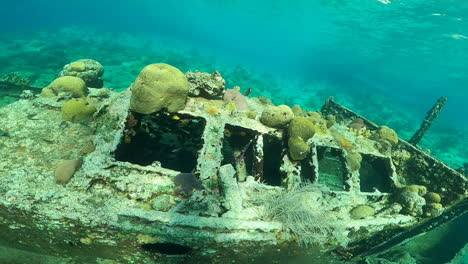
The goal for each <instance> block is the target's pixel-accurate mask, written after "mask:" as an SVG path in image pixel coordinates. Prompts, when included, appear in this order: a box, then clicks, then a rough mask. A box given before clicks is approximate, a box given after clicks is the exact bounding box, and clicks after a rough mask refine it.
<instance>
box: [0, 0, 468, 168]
mask: <svg viewBox="0 0 468 264" xmlns="http://www.w3.org/2000/svg"><path fill="white" fill-rule="evenodd" d="M1 5H2V6H1V8H0V17H1V18H2V19H1V22H0V76H1V75H3V74H5V73H8V72H18V73H19V74H20V75H22V76H24V77H25V78H28V79H29V80H30V81H31V84H32V85H33V86H34V87H37V88H42V87H44V86H46V85H48V84H49V83H50V82H51V81H52V80H53V79H54V78H55V77H56V75H57V73H58V72H59V71H60V70H61V69H62V67H63V65H65V64H67V63H69V62H71V61H73V60H77V59H81V58H91V59H95V60H97V61H99V62H101V63H102V64H103V65H104V67H105V71H106V72H105V75H104V83H105V86H106V87H109V88H114V89H115V90H118V91H122V90H124V89H126V88H127V87H128V86H129V85H130V84H131V83H132V82H133V81H134V80H135V78H136V76H137V75H138V73H139V72H140V70H141V69H142V68H143V67H144V66H145V65H148V64H150V63H155V62H165V63H169V64H171V65H174V66H176V67H178V68H179V69H181V70H182V71H183V72H185V71H187V70H200V71H207V72H212V71H213V70H218V71H220V72H221V74H222V75H223V77H224V78H225V79H226V80H227V87H233V86H236V85H239V86H240V87H241V90H243V91H246V90H247V88H252V90H253V92H252V95H254V96H258V95H265V96H268V97H270V98H271V99H272V100H273V101H274V102H275V103H276V104H281V103H285V104H288V105H290V106H293V105H294V104H300V105H303V106H304V107H305V108H307V109H310V110H318V109H320V106H321V104H322V103H323V102H324V100H325V99H326V98H328V97H329V96H334V97H335V99H336V101H338V102H340V103H342V104H343V105H345V106H347V107H349V108H351V109H353V110H354V111H356V112H358V113H360V114H362V115H364V116H366V117H368V118H369V119H370V120H372V121H374V122H375V123H377V124H380V125H388V126H390V127H392V128H394V129H395V130H396V131H397V132H398V134H399V135H400V137H402V138H404V139H409V138H410V137H411V136H412V134H413V133H414V132H415V131H416V130H417V129H418V127H419V124H420V122H421V121H422V120H423V118H424V116H425V114H426V111H427V110H429V109H430V108H431V107H432V105H433V104H434V103H435V101H436V100H437V99H438V98H439V97H441V96H446V97H448V103H447V104H446V106H445V108H444V109H443V111H442V113H441V115H440V116H439V118H438V119H437V121H436V122H435V123H434V124H433V126H432V128H431V130H430V131H429V133H428V134H427V135H426V136H425V138H424V139H423V140H422V142H421V144H420V146H421V148H423V149H425V150H428V151H430V153H431V154H432V155H434V156H436V157H438V158H439V159H441V160H443V161H444V162H446V163H447V164H448V165H450V166H452V167H453V168H455V169H457V168H460V167H462V166H464V164H465V163H468V137H467V136H466V135H467V133H468V118H467V116H468V107H467V106H466V104H467V102H468V1H464V0H443V1H440V0H439V1H435V0H401V1H397V0H388V1H387V0H348V1H336V0H308V1H305V0H297V1H286V0H275V1H272V0H256V1H253V0H250V1H247V0H224V1H219V0H191V1H190V0H179V1H171V0H166V1H159V0H154V1H150V0H134V1H109V0H95V1H87V0H80V1H77V0H68V1H55V0H54V1H52V0H50V1H34V0H30V1H27V0H16V1H2V3H1ZM17 94H18V93H17V92H15V91H1V90H0V104H3V105H4V104H7V103H11V102H13V101H15V100H17V99H18V97H17V96H18V95H17Z"/></svg>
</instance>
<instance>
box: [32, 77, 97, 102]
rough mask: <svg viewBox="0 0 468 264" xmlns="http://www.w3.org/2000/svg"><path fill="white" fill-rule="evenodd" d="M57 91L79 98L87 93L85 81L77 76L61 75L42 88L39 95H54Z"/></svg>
mask: <svg viewBox="0 0 468 264" xmlns="http://www.w3.org/2000/svg"><path fill="white" fill-rule="evenodd" d="M59 93H68V94H70V95H71V96H72V97H74V98H81V97H85V96H86V95H87V94H88V87H86V83H85V81H83V80H82V79H80V78H78V77H73V76H63V77H59V78H57V79H55V80H54V81H53V82H51V83H50V84H49V85H48V86H47V87H45V88H44V89H42V93H41V95H42V96H43V97H54V96H56V95H58V94H59Z"/></svg>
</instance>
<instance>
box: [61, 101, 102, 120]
mask: <svg viewBox="0 0 468 264" xmlns="http://www.w3.org/2000/svg"><path fill="white" fill-rule="evenodd" d="M95 112H96V107H95V106H94V105H92V104H90V103H89V102H88V100H86V98H78V99H71V100H68V101H66V102H65V103H63V105H62V119H63V120H65V121H81V120H89V119H91V118H92V117H93V114H94V113H95Z"/></svg>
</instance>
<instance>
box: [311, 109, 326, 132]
mask: <svg viewBox="0 0 468 264" xmlns="http://www.w3.org/2000/svg"><path fill="white" fill-rule="evenodd" d="M307 117H308V119H309V120H310V121H311V122H312V124H313V125H314V127H315V133H317V134H319V135H322V136H324V135H326V134H327V132H328V122H327V120H325V119H323V118H322V114H321V113H320V112H308V113H307Z"/></svg>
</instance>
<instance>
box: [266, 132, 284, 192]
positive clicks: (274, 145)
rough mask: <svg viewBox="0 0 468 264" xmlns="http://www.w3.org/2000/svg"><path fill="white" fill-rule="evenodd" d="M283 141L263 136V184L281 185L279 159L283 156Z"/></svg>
mask: <svg viewBox="0 0 468 264" xmlns="http://www.w3.org/2000/svg"><path fill="white" fill-rule="evenodd" d="M283 148H284V146H283V141H282V140H281V139H280V138H277V137H274V136H270V135H264V136H263V171H262V172H261V173H262V175H263V176H262V178H263V179H262V180H263V182H264V183H265V184H268V185H273V186H281V171H280V167H281V160H282V158H283Z"/></svg>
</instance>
